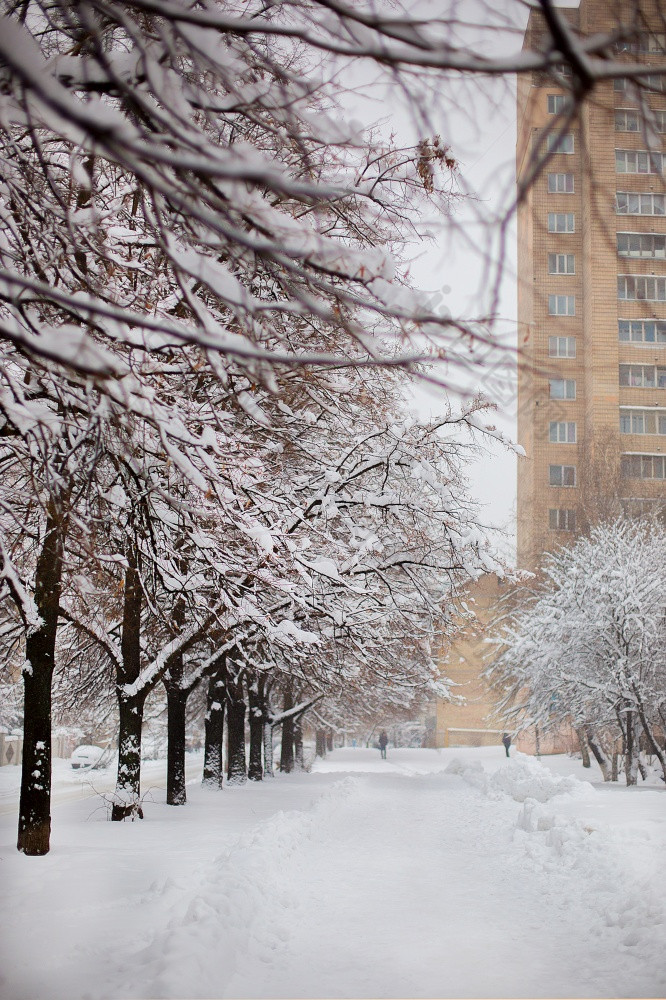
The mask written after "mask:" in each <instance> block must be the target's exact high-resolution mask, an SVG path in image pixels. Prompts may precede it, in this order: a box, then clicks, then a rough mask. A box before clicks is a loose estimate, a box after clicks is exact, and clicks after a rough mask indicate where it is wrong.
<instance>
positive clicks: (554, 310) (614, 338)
mask: <svg viewBox="0 0 666 1000" xmlns="http://www.w3.org/2000/svg"><path fill="white" fill-rule="evenodd" d="M558 13H559V14H560V16H562V17H564V18H566V21H567V23H568V25H569V26H570V28H571V30H572V32H573V33H574V34H576V35H579V36H581V37H582V38H583V39H586V38H593V37H594V36H596V37H597V38H598V37H599V36H600V35H601V34H603V35H610V36H613V37H614V38H615V44H614V47H613V49H612V50H610V49H609V50H608V52H607V55H608V57H609V61H611V62H613V63H615V62H623V63H626V64H627V71H628V73H630V74H631V76H628V77H621V78H616V79H610V78H609V79H608V80H606V81H602V82H601V83H597V84H596V85H595V87H594V90H593V92H592V95H591V96H590V97H589V98H588V99H586V100H585V101H583V102H582V103H581V105H580V107H579V108H577V109H574V108H573V103H572V97H571V83H572V80H573V76H572V74H571V70H570V67H567V66H564V65H563V66H562V67H561V71H560V72H559V73H543V72H530V73H524V74H522V75H521V76H520V77H519V80H518V145H517V176H518V184H519V190H520V189H521V186H524V187H525V194H524V197H523V200H522V202H521V205H520V208H519V213H518V240H519V242H518V275H519V292H518V321H519V338H520V347H521V349H522V356H523V365H522V367H521V370H520V374H519V389H518V410H519V413H518V441H519V443H520V444H521V445H523V447H524V448H525V451H526V453H527V458H525V459H523V460H521V461H519V470H518V506H517V512H518V525H517V533H518V565H519V566H520V567H523V568H529V569H533V568H535V567H536V566H537V565H538V562H539V558H540V556H541V555H542V553H543V552H544V551H548V550H551V549H553V548H554V547H555V546H557V545H558V544H561V543H562V542H566V541H567V540H569V539H571V538H572V537H573V536H574V535H575V534H576V533H577V532H578V531H580V530H582V529H584V527H585V524H586V523H589V522H590V521H593V520H595V519H597V518H598V517H604V516H608V515H612V514H614V513H619V509H620V508H621V507H622V506H624V507H625V508H628V509H629V510H630V511H632V512H635V513H642V512H644V511H649V510H653V509H655V508H656V507H657V506H660V505H661V504H663V502H664V499H665V497H666V190H665V187H664V171H665V170H666V151H665V147H664V142H663V140H664V137H665V136H666V72H665V71H666V56H665V54H664V53H665V52H666V9H665V8H664V5H663V3H662V2H660V0H581V2H580V6H579V7H578V8H575V9H571V8H568V9H566V8H562V9H558ZM546 47H548V48H552V38H551V35H550V33H549V32H548V31H547V28H546V23H545V21H544V18H543V14H542V13H541V11H540V9H539V10H538V9H534V10H532V11H531V13H530V17H529V22H528V25H527V30H526V34H525V49H529V50H534V49H543V48H546ZM637 66H638V67H639V75H640V72H642V73H643V74H644V75H641V76H640V80H641V82H640V84H639V83H638V82H637V79H638V77H637V76H635V75H634V72H633V71H635V70H636V68H637ZM651 67H654V72H653V73H650V68H651ZM661 74H664V75H661ZM570 109H571V110H570ZM544 158H545V163H544V165H543V167H542V169H541V170H540V171H539V172H538V174H537V176H536V180H534V182H533V183H530V184H528V183H527V181H528V178H529V177H530V176H531V174H532V171H533V170H534V167H535V164H536V163H537V162H538V161H540V160H543V159H544Z"/></svg>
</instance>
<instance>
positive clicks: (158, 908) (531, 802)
mask: <svg viewBox="0 0 666 1000" xmlns="http://www.w3.org/2000/svg"><path fill="white" fill-rule="evenodd" d="M500 752H502V751H501V748H500V751H497V750H495V749H492V750H491V751H488V750H482V751H453V750H451V751H444V752H442V753H436V752H433V751H409V750H405V751H394V752H393V754H389V760H388V761H386V762H383V761H382V762H380V761H379V760H378V754H377V752H376V751H374V752H373V751H366V750H356V751H352V750H347V751H344V750H343V751H337V752H336V753H334V754H333V755H331V756H330V757H329V758H328V759H327V761H325V762H323V763H321V764H320V765H319V769H318V770H317V771H316V772H315V773H313V774H310V775H298V776H291V777H289V778H278V779H276V780H275V781H274V782H266V783H264V784H263V785H262V786H260V787H251V788H243V789H238V790H229V789H227V790H226V791H225V792H223V793H222V795H219V794H215V793H210V792H204V791H203V790H201V789H199V788H193V789H192V795H191V799H192V802H191V804H190V805H189V806H188V807H187V809H178V810H174V809H171V810H169V809H168V808H167V807H166V806H157V805H155V806H153V807H149V808H148V814H147V817H148V818H147V820H146V821H145V822H144V823H142V824H134V825H129V824H128V825H123V826H122V827H119V826H116V825H115V824H114V825H111V824H106V823H102V822H96V821H95V820H96V819H97V818H98V817H93V819H92V822H90V823H88V824H81V823H80V822H79V823H76V822H74V820H73V819H72V820H70V821H69V823H68V822H67V821H66V820H65V819H64V815H63V816H61V817H59V816H58V815H57V813H56V815H55V818H54V831H57V829H58V826H59V825H60V824H64V826H63V827H62V833H61V843H60V844H59V843H58V835H57V834H56V836H55V837H54V851H53V852H52V854H51V855H49V856H48V857H47V858H44V859H26V858H18V856H16V855H15V854H13V855H10V854H9V852H8V850H7V849H6V847H7V837H6V836H5V834H6V832H7V827H6V825H5V824H3V826H2V834H3V836H2V845H1V847H2V850H1V856H2V863H3V869H4V870H5V871H6V872H7V873H8V874H9V875H10V877H11V886H10V893H9V897H10V909H11V911H12V912H15V913H16V920H15V922H14V924H13V927H12V930H11V932H10V934H9V938H7V936H6V935H3V937H4V944H3V945H2V946H0V947H1V948H2V952H0V959H1V965H0V968H2V973H0V975H2V976H4V981H3V980H2V979H0V994H1V995H2V996H3V997H12V1000H21V998H23V997H26V998H27V997H32V996H36V995H39V997H40V1000H50V998H56V997H57V998H60V997H63V998H64V997H67V998H68V1000H77V998H78V997H81V998H83V997H86V998H91V1000H97V998H116V997H142V998H143V997H156V998H157V997H183V998H185V997H192V998H194V997H197V998H198V997H262V998H263V997H294V998H298V997H358V998H365V997H540V996H542V997H558V996H569V997H576V996H579V997H596V996H599V997H601V996H603V997H619V996H633V997H641V996H653V997H658V996H664V995H665V990H666V963H665V961H664V948H663V945H664V928H665V926H666V925H665V923H664V920H665V909H664V890H665V888H666V885H665V882H666V880H665V879H664V875H663V867H664V866H663V857H664V848H665V847H666V824H665V822H664V813H665V812H666V797H664V793H663V792H662V791H661V790H658V789H654V790H650V789H638V790H629V791H627V790H622V789H620V788H614V789H601V788H596V789H595V788H592V787H591V786H590V785H588V784H582V783H581V782H579V781H577V780H576V779H575V778H572V777H561V776H558V775H557V774H554V773H553V772H552V771H551V770H548V769H547V768H546V767H542V766H541V765H539V764H538V763H537V762H536V761H534V760H533V759H531V758H525V757H518V758H517V759H515V760H512V761H510V762H506V761H504V760H502V759H501V758H500V757H499V753H500ZM454 761H457V762H454ZM452 762H453V763H452ZM568 763H570V764H571V769H575V767H576V765H575V763H574V762H568ZM483 766H485V770H484V767H483ZM559 766H560V767H562V759H560V762H559ZM587 774H589V772H587ZM593 776H594V777H596V776H595V775H594V773H593ZM283 806H284V808H286V809H287V810H288V811H283V808H281V807H283ZM76 808H77V809H78V810H81V809H82V804H81V803H78V804H77V805H76ZM65 809H69V810H70V814H72V810H74V806H72V805H68V806H67V807H65V806H63V807H62V811H63V814H64V812H65ZM89 811H90V809H89ZM72 815H73V814H72ZM77 846H78V848H79V852H80V853H79V858H78V862H77V861H75V860H74V859H73V857H72V851H74V850H76V849H77ZM40 866H41V873H42V876H41V877H40V876H38V874H37V868H39V867H40ZM44 875H45V876H46V878H44ZM656 879H657V881H656ZM6 884H7V883H6V880H5V885H6ZM45 906H47V907H50V908H51V913H50V914H49V915H48V917H47V915H46V914H45V913H44V910H43V907H45ZM54 925H55V929H54ZM93 928H94V933H92V930H93ZM30 930H32V931H33V932H37V934H38V936H39V935H42V936H43V937H44V945H45V946H44V947H40V949H39V950H38V953H37V956H36V957H35V955H34V953H33V954H32V955H30V956H28V952H27V949H26V944H25V943H24V944H23V951H24V952H25V954H26V959H25V961H24V962H23V961H22V960H21V942H20V936H21V934H23V935H26V936H27V934H28V933H29V931H30Z"/></svg>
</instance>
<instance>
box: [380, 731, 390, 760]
mask: <svg viewBox="0 0 666 1000" xmlns="http://www.w3.org/2000/svg"><path fill="white" fill-rule="evenodd" d="M387 743H388V736H387V735H386V733H385V732H384V730H383V729H382V731H381V733H380V734H379V752H380V753H381V755H382V760H386V744H387Z"/></svg>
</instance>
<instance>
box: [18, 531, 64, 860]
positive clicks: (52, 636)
mask: <svg viewBox="0 0 666 1000" xmlns="http://www.w3.org/2000/svg"><path fill="white" fill-rule="evenodd" d="M63 542H64V537H63V528H62V522H61V521H58V520H57V518H56V517H55V516H53V517H51V516H50V517H48V518H47V521H46V531H45V535H44V544H43V546H42V550H41V552H40V554H39V558H38V560H37V567H36V570H35V605H36V607H37V611H38V613H39V616H40V618H41V625H40V626H39V627H38V628H33V629H29V630H28V634H27V636H26V643H25V660H26V665H25V667H24V668H23V683H24V715H23V764H22V771H21V797H20V803H19V824H18V840H17V844H16V846H17V848H18V850H19V851H22V852H23V853H24V854H29V855H33V856H34V855H42V854H48V851H49V847H50V839H51V681H52V678H53V667H54V665H55V643H56V631H57V627H58V608H59V605H60V591H61V587H62V564H63Z"/></svg>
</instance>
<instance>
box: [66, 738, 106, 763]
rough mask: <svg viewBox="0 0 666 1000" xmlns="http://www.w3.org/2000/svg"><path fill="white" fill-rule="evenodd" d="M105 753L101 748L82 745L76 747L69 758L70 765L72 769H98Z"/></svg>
mask: <svg viewBox="0 0 666 1000" xmlns="http://www.w3.org/2000/svg"><path fill="white" fill-rule="evenodd" d="M104 753H105V751H104V750H103V749H102V747H96V746H92V745H89V744H86V743H84V744H83V745H82V746H80V747H77V748H76V750H75V751H74V753H73V754H72V756H71V757H70V759H69V760H70V764H71V765H72V767H74V768H77V767H89V768H93V767H98V765H99V764H100V762H101V760H102V757H103V756H104Z"/></svg>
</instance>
